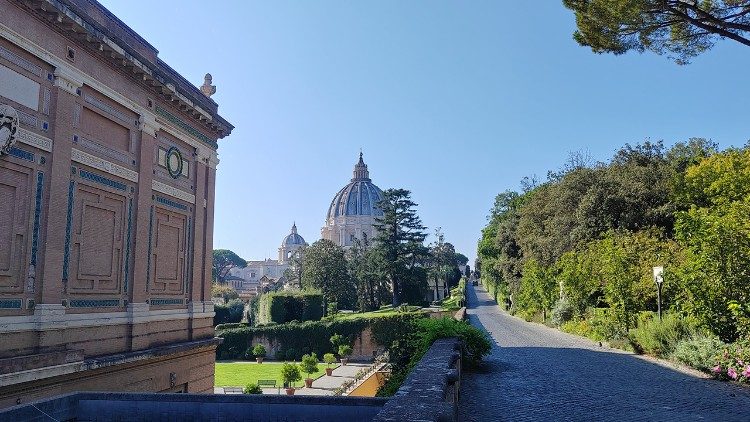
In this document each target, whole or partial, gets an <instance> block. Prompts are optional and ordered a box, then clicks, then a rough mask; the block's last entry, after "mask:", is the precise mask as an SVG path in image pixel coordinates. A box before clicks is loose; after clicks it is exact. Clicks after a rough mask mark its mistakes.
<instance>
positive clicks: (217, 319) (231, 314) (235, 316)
mask: <svg viewBox="0 0 750 422" xmlns="http://www.w3.org/2000/svg"><path fill="white" fill-rule="evenodd" d="M244 310H245V304H244V303H243V302H242V301H241V300H240V299H232V300H230V301H229V303H227V304H226V305H214V312H216V314H215V315H214V325H219V324H227V323H238V322H240V321H241V320H242V312H243V311H244Z"/></svg>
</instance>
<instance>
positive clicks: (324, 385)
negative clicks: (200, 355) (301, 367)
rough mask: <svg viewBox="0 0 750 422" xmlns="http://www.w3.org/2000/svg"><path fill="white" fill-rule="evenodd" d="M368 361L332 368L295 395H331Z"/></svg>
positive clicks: (233, 390)
mask: <svg viewBox="0 0 750 422" xmlns="http://www.w3.org/2000/svg"><path fill="white" fill-rule="evenodd" d="M370 365H371V364H369V363H348V364H347V365H346V366H343V365H342V366H339V367H338V368H336V369H334V370H333V373H332V375H331V376H330V377H329V376H328V375H323V376H322V377H320V378H318V379H316V380H314V381H313V384H312V385H313V386H312V388H306V387H302V388H297V390H296V391H295V392H294V394H295V395H302V396H332V395H333V391H334V390H335V389H337V388H339V387H341V385H343V384H344V383H345V382H347V381H351V380H353V379H354V376H355V375H356V374H357V372H359V371H361V370H366V369H367V368H369V367H370ZM214 394H242V387H214ZM263 394H286V392H285V391H284V389H283V388H264V389H263Z"/></svg>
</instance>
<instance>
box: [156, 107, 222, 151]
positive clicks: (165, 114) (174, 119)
mask: <svg viewBox="0 0 750 422" xmlns="http://www.w3.org/2000/svg"><path fill="white" fill-rule="evenodd" d="M156 114H158V115H160V116H162V117H164V118H165V119H167V121H168V122H169V123H172V124H173V125H175V126H177V127H178V128H180V129H182V130H184V131H185V132H187V133H188V134H190V135H192V136H194V137H195V138H197V139H199V140H201V141H203V142H204V143H206V144H208V145H209V146H211V147H213V148H214V149H216V148H218V147H219V145H218V144H217V143H216V141H214V140H212V139H211V138H209V137H208V136H206V135H204V134H203V133H201V132H200V131H199V130H198V129H196V128H194V127H192V126H190V125H189V124H187V123H185V122H184V121H182V120H181V119H180V118H179V117H177V116H175V115H174V114H172V113H170V112H169V111H167V110H165V109H164V108H162V107H159V106H158V105H157V106H156Z"/></svg>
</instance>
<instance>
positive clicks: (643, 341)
mask: <svg viewBox="0 0 750 422" xmlns="http://www.w3.org/2000/svg"><path fill="white" fill-rule="evenodd" d="M695 331H696V330H695V324H693V323H691V322H690V321H689V320H687V319H684V318H681V317H680V316H679V315H677V314H667V315H665V316H664V319H663V320H662V321H659V320H658V319H655V320H652V321H649V322H646V323H645V324H643V325H642V326H641V327H640V328H636V329H633V330H630V335H629V338H630V341H631V342H632V343H633V346H634V347H635V349H636V351H638V352H644V353H648V354H650V355H654V356H667V355H669V354H670V353H672V350H674V348H675V347H676V346H677V343H679V342H680V341H682V340H684V339H686V338H689V337H691V336H692V335H693V334H695Z"/></svg>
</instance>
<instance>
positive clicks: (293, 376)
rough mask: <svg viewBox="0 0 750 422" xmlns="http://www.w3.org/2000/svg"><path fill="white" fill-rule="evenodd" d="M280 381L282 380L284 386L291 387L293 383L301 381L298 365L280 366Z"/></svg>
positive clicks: (287, 364)
mask: <svg viewBox="0 0 750 422" xmlns="http://www.w3.org/2000/svg"><path fill="white" fill-rule="evenodd" d="M281 379H283V380H284V385H285V386H289V387H291V386H292V385H294V382H296V381H299V380H301V379H302V374H300V372H299V365H297V364H296V363H285V364H284V365H282V366H281Z"/></svg>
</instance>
